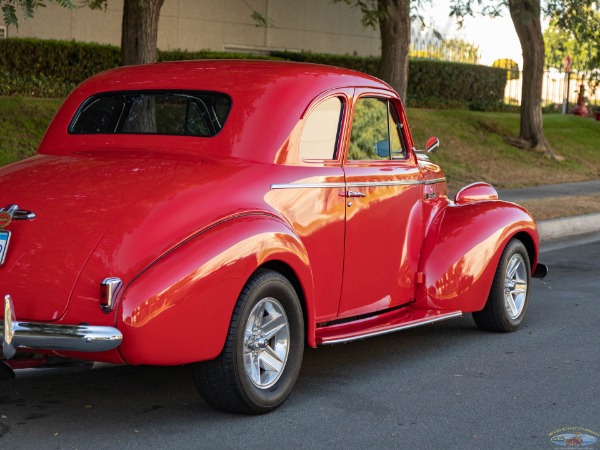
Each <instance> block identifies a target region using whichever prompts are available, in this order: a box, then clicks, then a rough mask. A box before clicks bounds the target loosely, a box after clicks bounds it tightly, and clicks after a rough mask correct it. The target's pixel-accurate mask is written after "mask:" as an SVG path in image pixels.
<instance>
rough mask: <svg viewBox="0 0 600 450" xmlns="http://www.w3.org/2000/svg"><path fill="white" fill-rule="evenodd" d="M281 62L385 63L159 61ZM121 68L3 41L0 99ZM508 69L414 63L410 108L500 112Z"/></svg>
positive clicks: (338, 60) (107, 53)
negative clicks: (469, 109) (0, 96)
mask: <svg viewBox="0 0 600 450" xmlns="http://www.w3.org/2000/svg"><path fill="white" fill-rule="evenodd" d="M224 58H229V59H276V60H287V61H299V62H308V63H317V64H328V65H332V66H339V67H345V68H348V69H353V70H357V71H359V72H364V73H368V74H370V75H375V76H377V74H378V72H379V63H380V59H379V58H377V57H372V56H370V57H361V56H352V55H329V54H322V53H308V52H307V53H298V52H286V51H275V52H271V54H270V55H269V56H261V55H253V54H248V53H226V52H213V51H207V50H201V51H198V52H188V51H183V50H171V51H160V52H159V53H158V59H159V61H179V60H184V59H186V60H187V59H224ZM119 65H120V52H119V48H118V47H115V46H111V45H100V44H88V43H81V42H74V41H53V40H38V39H14V38H13V39H5V40H1V41H0V80H1V81H2V86H0V95H29V96H50V97H62V96H64V95H66V94H67V93H68V92H69V91H70V90H71V89H73V87H74V86H75V85H76V84H77V83H80V82H81V81H83V80H85V79H86V78H88V77H90V76H92V75H93V74H95V73H98V72H102V71H104V70H107V69H111V68H113V67H118V66H119ZM505 84H506V71H505V70H503V69H498V68H493V67H487V66H479V65H474V64H463V63H455V62H447V61H439V60H432V59H411V60H410V61H409V79H408V94H407V97H408V99H407V100H408V104H409V106H417V107H419V106H421V107H430V108H456V107H470V108H472V109H483V110H488V109H498V107H499V105H501V104H502V99H503V97H504V85H505Z"/></svg>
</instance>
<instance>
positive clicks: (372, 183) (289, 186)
mask: <svg viewBox="0 0 600 450" xmlns="http://www.w3.org/2000/svg"><path fill="white" fill-rule="evenodd" d="M444 181H446V178H436V179H435V180H401V181H365V182H351V183H290V184H272V185H271V189H302V188H341V189H344V188H346V187H349V188H352V187H377V186H415V185H417V184H425V185H428V184H436V183H443V182H444Z"/></svg>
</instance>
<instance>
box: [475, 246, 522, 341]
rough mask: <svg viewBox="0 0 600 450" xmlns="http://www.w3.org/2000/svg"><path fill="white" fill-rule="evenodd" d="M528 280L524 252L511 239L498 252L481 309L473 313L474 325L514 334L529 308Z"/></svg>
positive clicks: (483, 328)
mask: <svg viewBox="0 0 600 450" xmlns="http://www.w3.org/2000/svg"><path fill="white" fill-rule="evenodd" d="M530 281H531V264H530V262H529V254H528V253H527V249H526V248H525V246H524V245H523V243H522V242H521V241H519V240H518V239H512V240H511V241H510V242H509V243H508V245H507V246H506V248H505V249H504V252H502V256H501V258H500V262H499V263H498V268H497V269H496V274H495V276H494V282H493V283H492V289H491V290H490V295H489V297H488V300H487V303H486V304H485V307H484V308H483V310H481V311H479V312H474V313H473V319H475V323H476V324H477V326H478V327H479V328H480V329H482V330H489V331H503V332H509V331H515V330H516V329H517V328H518V327H519V325H521V322H523V318H524V317H525V313H526V311H527V306H528V305H529V291H530V289H529V286H530Z"/></svg>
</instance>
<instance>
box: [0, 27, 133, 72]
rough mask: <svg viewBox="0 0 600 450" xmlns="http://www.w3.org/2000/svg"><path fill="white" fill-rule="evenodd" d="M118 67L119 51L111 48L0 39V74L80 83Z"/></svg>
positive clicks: (75, 43)
mask: <svg viewBox="0 0 600 450" xmlns="http://www.w3.org/2000/svg"><path fill="white" fill-rule="evenodd" d="M120 64H121V56H120V50H119V48H118V47H115V46H112V45H100V44H88V43H83V42H75V41H54V40H40V39H14V38H13V39H3V40H0V72H9V73H12V74H16V75H19V76H36V77H37V76H44V77H47V78H49V79H55V80H60V81H66V82H70V83H80V82H81V81H83V80H85V79H86V78H89V77H90V76H92V75H94V74H95V73H98V72H102V71H103V70H107V69H112V68H113V67H118V66H119V65H120Z"/></svg>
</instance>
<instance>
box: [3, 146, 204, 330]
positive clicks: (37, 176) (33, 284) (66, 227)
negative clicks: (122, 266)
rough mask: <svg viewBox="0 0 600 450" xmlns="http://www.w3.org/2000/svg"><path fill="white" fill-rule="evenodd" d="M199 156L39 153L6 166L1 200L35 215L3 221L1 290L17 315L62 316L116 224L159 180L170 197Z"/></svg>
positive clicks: (49, 318) (150, 194)
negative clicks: (173, 184)
mask: <svg viewBox="0 0 600 450" xmlns="http://www.w3.org/2000/svg"><path fill="white" fill-rule="evenodd" d="M199 163H200V162H199V161H198V160H197V159H196V160H193V159H189V158H188V159H172V158H171V159H169V158H165V157H156V156H155V155H154V156H153V155H143V154H134V153H129V154H127V155H125V156H124V155H121V156H120V157H119V158H117V159H115V156H114V154H113V155H110V156H106V155H104V156H103V155H100V154H98V155H94V156H90V155H79V156H78V155H73V156H49V155H38V156H35V157H33V158H30V159H27V160H24V161H21V162H19V163H16V164H12V165H9V166H6V167H3V168H1V169H0V203H1V206H6V205H7V204H17V205H18V206H19V208H21V209H25V210H29V211H32V212H34V213H35V215H36V217H35V219H33V220H13V221H12V222H11V223H10V224H9V225H8V226H7V227H6V229H7V230H9V231H10V232H11V241H10V247H9V249H8V254H7V257H6V261H5V263H4V265H3V266H2V267H0V294H1V295H2V296H4V295H6V294H10V295H11V296H12V297H13V301H14V303H15V312H16V315H17V319H18V320H32V321H52V320H57V319H59V318H60V317H61V316H62V315H63V314H64V312H65V310H66V307H67V305H68V302H69V299H70V297H71V294H72V293H73V291H74V289H75V285H76V283H77V280H78V278H79V277H80V276H81V274H82V270H83V268H84V266H85V264H86V261H87V260H88V259H89V258H90V255H91V254H92V253H93V252H94V249H95V248H96V247H97V246H98V245H99V244H100V242H102V240H103V237H104V236H105V235H106V234H107V232H108V230H109V229H110V228H111V226H113V225H114V224H115V223H116V222H118V221H120V220H121V218H122V217H127V215H128V213H129V211H130V210H132V209H133V210H136V209H137V210H139V207H138V206H139V205H140V204H144V203H146V202H152V198H153V196H154V195H155V192H156V191H157V190H159V186H161V188H160V190H161V192H162V195H163V196H165V195H166V196H168V192H166V193H165V191H168V187H165V186H164V184H165V181H166V180H168V179H170V178H173V176H174V175H175V174H177V173H179V172H181V171H183V172H185V171H186V170H189V169H190V168H191V167H194V166H197V165H198V164H199ZM151 209H152V208H151V205H146V210H147V211H150V210H151ZM106 276H108V274H107V275H106ZM100 281H101V280H94V284H95V285H96V286H99V282H100Z"/></svg>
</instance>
